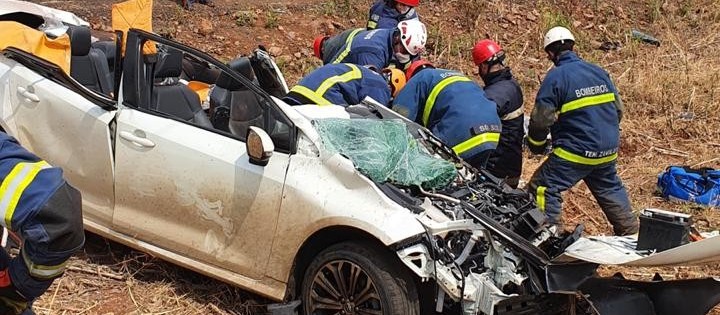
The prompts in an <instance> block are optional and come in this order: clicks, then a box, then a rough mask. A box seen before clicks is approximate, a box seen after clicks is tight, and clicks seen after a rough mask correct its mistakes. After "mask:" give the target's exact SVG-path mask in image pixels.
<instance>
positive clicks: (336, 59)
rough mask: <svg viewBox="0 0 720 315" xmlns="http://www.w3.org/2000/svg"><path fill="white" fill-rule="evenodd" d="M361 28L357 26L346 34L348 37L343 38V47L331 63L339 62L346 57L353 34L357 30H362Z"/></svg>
mask: <svg viewBox="0 0 720 315" xmlns="http://www.w3.org/2000/svg"><path fill="white" fill-rule="evenodd" d="M362 30H363V29H362V28H358V29H356V30H354V31H352V32H351V33H350V35H348V38H347V39H346V40H345V49H344V50H343V51H342V52H341V53H340V55H338V57H337V58H335V60H334V61H333V62H331V63H340V62H342V61H343V59H345V57H347V55H348V54H349V53H350V46H352V41H353V39H354V38H355V35H357V33H358V32H360V31H362Z"/></svg>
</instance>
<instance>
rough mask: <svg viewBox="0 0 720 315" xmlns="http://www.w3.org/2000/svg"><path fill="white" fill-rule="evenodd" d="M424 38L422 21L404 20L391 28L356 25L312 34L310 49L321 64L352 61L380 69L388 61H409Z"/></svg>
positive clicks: (421, 45)
mask: <svg viewBox="0 0 720 315" xmlns="http://www.w3.org/2000/svg"><path fill="white" fill-rule="evenodd" d="M426 41H427V30H426V29H425V24H423V23H422V22H420V21H418V20H407V21H402V22H399V23H398V25H397V27H395V28H392V29H376V30H371V31H366V30H364V29H361V28H356V29H350V30H346V31H344V32H342V33H340V34H339V35H337V36H334V37H328V36H319V37H316V38H315V41H314V43H313V51H314V52H315V56H316V57H318V58H320V59H321V60H322V61H323V64H331V63H341V62H345V63H354V64H357V65H361V66H369V67H371V68H372V69H373V70H375V71H380V69H383V68H387V67H388V66H389V65H391V64H400V65H405V64H408V63H409V62H410V60H411V59H412V58H413V57H415V56H418V55H419V54H420V53H422V52H423V51H424V50H425V42H426ZM399 68H401V69H402V68H403V67H399Z"/></svg>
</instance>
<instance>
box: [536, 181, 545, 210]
mask: <svg viewBox="0 0 720 315" xmlns="http://www.w3.org/2000/svg"><path fill="white" fill-rule="evenodd" d="M545 189H547V187H545V186H538V188H537V190H536V191H535V202H536V203H537V206H538V208H540V211H542V212H545Z"/></svg>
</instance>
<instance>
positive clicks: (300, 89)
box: [290, 85, 332, 105]
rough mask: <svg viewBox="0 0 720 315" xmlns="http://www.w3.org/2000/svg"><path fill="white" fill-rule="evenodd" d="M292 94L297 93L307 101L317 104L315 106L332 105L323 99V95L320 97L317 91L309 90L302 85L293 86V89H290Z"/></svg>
mask: <svg viewBox="0 0 720 315" xmlns="http://www.w3.org/2000/svg"><path fill="white" fill-rule="evenodd" d="M290 92H295V93H297V94H300V95H302V96H305V97H306V98H307V99H309V100H311V101H313V102H315V104H317V105H332V103H330V101H328V100H326V99H325V98H324V97H322V95H318V94H316V93H315V91H313V90H311V89H308V88H306V87H304V86H302V85H296V86H293V88H292V89H290Z"/></svg>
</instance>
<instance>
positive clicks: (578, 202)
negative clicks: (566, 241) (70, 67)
mask: <svg viewBox="0 0 720 315" xmlns="http://www.w3.org/2000/svg"><path fill="white" fill-rule="evenodd" d="M92 1H95V0H92ZM49 2H51V3H50V4H49V5H51V6H55V7H61V8H62V7H63V6H69V7H76V8H77V10H81V11H82V10H91V8H89V7H87V6H85V7H82V6H81V5H80V4H81V3H83V2H81V1H64V2H59V1H49ZM96 2H97V1H96ZM156 2H157V3H156V5H161V6H163V7H165V8H168V7H174V6H175V3H173V2H172V1H168V0H159V1H156ZM303 2H304V3H310V2H313V3H314V4H313V5H312V6H311V7H312V8H315V10H304V9H303V10H295V11H292V12H291V13H288V15H284V16H283V18H282V19H280V20H278V21H277V23H278V24H279V25H280V26H284V27H285V28H286V29H290V30H293V31H296V32H298V34H296V36H297V37H296V38H294V39H293V40H287V37H286V38H283V37H279V36H280V35H283V34H278V33H277V32H276V31H273V32H274V33H273V35H272V38H282V40H279V39H276V40H275V42H274V43H273V39H272V38H269V39H268V38H267V37H264V38H263V41H264V42H266V43H272V44H276V45H279V46H280V47H281V48H283V50H284V51H289V52H296V51H301V50H307V49H308V45H309V44H310V43H312V38H313V35H315V33H317V26H316V25H313V24H312V23H313V22H315V21H313V20H323V21H328V20H337V21H340V22H342V23H343V24H344V25H348V26H349V25H350V24H351V23H350V22H352V19H354V22H352V24H354V25H356V26H361V25H362V24H364V21H365V16H364V14H366V9H364V8H366V6H369V4H370V2H371V1H370V0H364V1H359V2H348V1H345V0H337V1H330V2H323V1H303ZM216 3H217V4H218V5H219V6H220V7H221V8H222V7H225V9H226V10H229V12H236V11H237V10H240V9H246V7H247V6H246V5H244V4H243V6H242V7H240V6H239V5H236V4H235V3H234V2H230V1H223V0H216ZM350 3H352V4H350ZM104 5H106V4H104ZM255 6H256V7H257V6H259V4H256V5H255ZM250 7H252V5H250ZM77 10H75V11H77ZM103 10H104V9H103ZM203 10H208V9H206V8H203V7H200V9H199V11H196V12H200V13H193V14H206V13H205V12H206V11H203ZM103 12H105V11H103ZM164 12H165V13H164V14H165V15H167V16H170V15H169V14H170V13H168V12H170V11H168V10H165V11H164ZM208 14H209V13H208ZM420 14H421V17H422V19H423V21H425V22H426V23H427V24H428V26H429V29H430V44H429V46H428V47H429V52H430V55H429V56H428V58H429V59H430V60H432V61H434V62H436V63H437V64H438V65H440V66H443V67H449V68H454V69H460V70H463V71H465V72H466V73H469V74H473V73H475V72H476V70H475V69H474V67H473V66H472V65H471V61H470V60H471V59H470V48H471V47H472V46H471V45H472V43H473V42H474V41H475V40H477V39H480V38H482V37H485V36H486V35H488V36H490V37H492V38H493V39H495V40H497V41H499V42H500V43H501V44H502V45H503V46H504V47H505V49H506V50H507V51H508V53H509V64H510V65H511V66H512V68H513V71H514V73H515V74H516V76H517V78H518V80H519V81H520V83H521V85H522V86H523V89H524V93H525V100H526V112H528V113H529V111H530V110H531V109H532V104H533V101H534V96H535V93H536V91H537V89H538V87H539V84H540V82H541V80H542V77H543V76H544V74H545V73H547V70H548V69H549V68H550V67H551V64H550V62H549V61H547V60H546V59H545V57H544V54H543V53H542V47H541V45H542V43H541V40H542V35H543V32H544V31H545V30H546V29H547V28H548V27H549V26H551V25H554V24H557V23H560V24H564V25H567V26H570V27H571V28H572V29H573V31H574V32H575V33H576V36H577V37H578V51H579V53H580V54H581V56H583V57H584V58H586V59H588V60H591V61H593V62H595V63H598V64H600V65H601V66H603V67H604V68H606V69H607V70H608V72H609V73H610V74H611V76H612V77H613V78H614V80H615V82H616V85H617V86H618V88H619V90H620V93H621V95H622V97H623V100H624V103H625V106H626V114H625V119H624V120H623V122H622V147H621V152H620V159H619V164H618V169H619V174H620V176H621V178H622V179H623V181H624V183H625V185H626V186H627V188H628V190H629V193H630V195H631V199H632V201H633V205H634V208H635V209H642V208H647V207H658V208H664V209H670V210H676V211H683V212H689V213H692V214H693V215H694V216H695V218H696V219H703V220H706V221H707V224H704V225H702V226H701V229H703V230H716V229H720V214H719V213H718V209H702V208H697V207H692V206H688V205H678V204H669V203H667V202H665V201H663V200H661V199H659V198H657V197H655V196H654V195H653V192H654V190H655V182H656V176H657V174H658V173H659V172H661V171H662V170H663V169H664V168H665V167H666V166H668V165H673V164H683V165H694V166H707V167H716V168H718V167H720V128H719V127H718V126H720V82H718V80H720V2H718V1H716V0H685V1H655V0H653V1H645V0H621V1H615V2H604V1H571V0H540V1H530V0H519V1H501V0H487V1H483V0H449V1H443V0H429V1H426V2H423V4H422V6H421V8H420ZM175 15H178V16H182V17H183V18H190V17H191V16H192V15H190V14H189V13H185V12H182V11H180V12H178V13H177V14H175ZM295 16H298V17H300V16H305V17H306V20H307V21H305V20H303V19H301V18H295ZM96 17H97V13H95V16H94V19H95V18H96ZM212 17H213V19H219V20H220V21H221V22H222V21H225V25H226V27H227V28H228V29H229V30H230V33H233V34H234V35H227V36H228V39H227V40H226V41H218V40H215V39H212V38H200V37H197V36H194V35H193V34H192V32H189V31H188V29H187V28H183V29H182V30H181V31H178V32H177V34H176V35H177V36H178V37H179V38H178V39H180V40H181V41H184V42H186V43H189V44H192V45H195V46H197V47H200V48H203V47H213V48H214V47H215V46H218V45H223V44H224V45H225V46H223V47H224V49H225V50H224V51H223V52H222V54H221V53H220V52H217V53H216V51H215V50H213V53H216V54H218V55H219V56H220V57H221V58H223V59H228V58H230V57H231V56H234V55H236V54H237V53H238V52H247V51H248V49H247V48H248V47H253V46H254V45H255V44H256V40H257V38H258V37H255V38H253V37H243V36H249V35H247V34H245V33H248V32H246V31H242V30H243V29H240V28H236V26H235V25H234V23H235V21H234V20H232V14H227V15H217V16H212ZM223 19H225V20H223ZM91 20H93V19H91ZM95 20H97V19H95ZM156 25H157V26H158V27H169V28H174V27H175V24H171V21H164V20H162V19H161V20H159V21H156ZM181 26H184V25H181ZM631 28H637V29H639V30H641V31H645V32H647V33H649V34H652V35H654V36H656V37H658V38H659V39H660V40H661V41H662V45H661V46H660V47H654V46H650V45H646V44H642V43H639V42H636V41H634V40H632V39H631V38H630V35H629V34H630V29H631ZM217 29H218V30H217V31H218V32H220V28H219V27H218V28H217ZM303 29H305V30H313V31H307V32H305V33H303V32H302V30H303ZM252 31H253V32H257V33H258V34H259V33H262V32H266V30H263V26H262V25H258V26H255V27H254V28H253V29H252ZM185 32H189V33H190V34H184V33H185ZM314 32H315V33H314ZM285 35H287V34H285ZM231 36H235V37H231ZM258 36H259V35H258ZM265 36H267V35H265ZM276 36H278V37H276ZM233 40H239V41H241V42H242V43H241V44H240V45H239V46H238V45H231V46H230V45H228V44H227V43H228V42H229V43H232V41H233ZM605 41H611V42H619V43H620V44H621V48H620V49H619V50H615V51H610V52H604V51H600V50H598V49H596V47H598V46H599V45H600V43H602V42H605ZM203 49H204V48H203ZM218 51H219V50H218ZM286 57H287V56H286ZM282 62H283V67H284V70H285V71H287V72H288V73H287V77H288V78H289V81H290V82H291V83H293V82H296V80H297V79H298V78H299V77H301V75H302V74H303V73H306V72H307V71H309V70H310V69H312V68H313V67H314V66H316V65H318V62H317V60H314V59H312V58H308V57H307V56H303V57H302V58H301V59H299V60H295V59H293V58H285V60H283V61H282ZM539 162H540V160H539V159H537V158H530V157H528V159H527V161H526V163H525V170H524V173H525V178H526V179H527V178H528V177H529V176H530V174H532V172H533V171H534V170H535V168H536V167H537V166H538V165H539ZM565 200H566V202H565V206H564V207H565V208H564V220H565V221H566V223H567V224H574V223H584V224H585V225H586V231H587V232H588V233H590V234H609V233H610V232H611V229H610V227H609V225H608V224H607V223H606V220H605V219H604V217H603V216H602V214H601V211H600V209H599V208H598V206H597V204H596V203H595V201H594V199H593V198H592V196H591V194H590V192H589V191H588V189H587V188H586V187H585V186H584V185H582V184H581V185H578V186H576V187H575V188H573V189H571V190H570V191H569V192H568V193H567V194H566V195H565ZM718 267H720V266H718V265H711V266H704V267H677V268H617V267H606V268H603V269H602V270H601V272H603V273H604V274H612V273H614V272H617V271H621V272H623V273H624V274H625V275H627V276H629V277H631V278H634V279H643V280H648V279H650V278H651V277H652V275H653V274H654V273H655V272H658V273H660V274H661V275H663V276H664V278H665V279H684V278H694V277H710V276H720V272H719V271H718V270H720V268H718ZM263 303H267V301H264V300H262V299H261V298H258V297H255V296H252V295H249V294H246V293H243V292H242V291H240V290H238V289H235V288H232V287H230V286H228V285H225V284H222V283H221V282H218V281H214V280H211V279H208V278H206V277H203V276H200V275H197V274H195V273H192V272H189V271H186V270H183V269H181V268H177V267H174V266H171V265H168V264H166V263H163V262H161V261H158V260H156V259H153V258H151V257H148V256H146V255H143V254H140V253H137V252H132V251H130V252H125V251H123V252H121V253H114V252H112V251H109V250H108V248H107V247H102V246H101V247H100V248H91V247H89V248H88V249H86V251H85V253H83V254H82V255H79V256H78V257H77V258H75V259H74V260H73V261H72V264H71V268H70V270H69V271H68V272H67V274H66V276H64V277H63V278H62V279H61V280H60V281H56V282H55V284H53V286H52V287H51V289H50V290H49V291H48V293H47V294H45V295H44V296H43V297H42V298H41V299H40V300H38V301H37V303H36V304H35V309H36V310H37V312H38V313H39V314H81V313H82V314H108V313H113V314H258V313H259V312H260V309H261V308H259V307H256V305H258V304H263ZM713 314H720V311H717V310H716V311H715V313H713Z"/></svg>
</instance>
